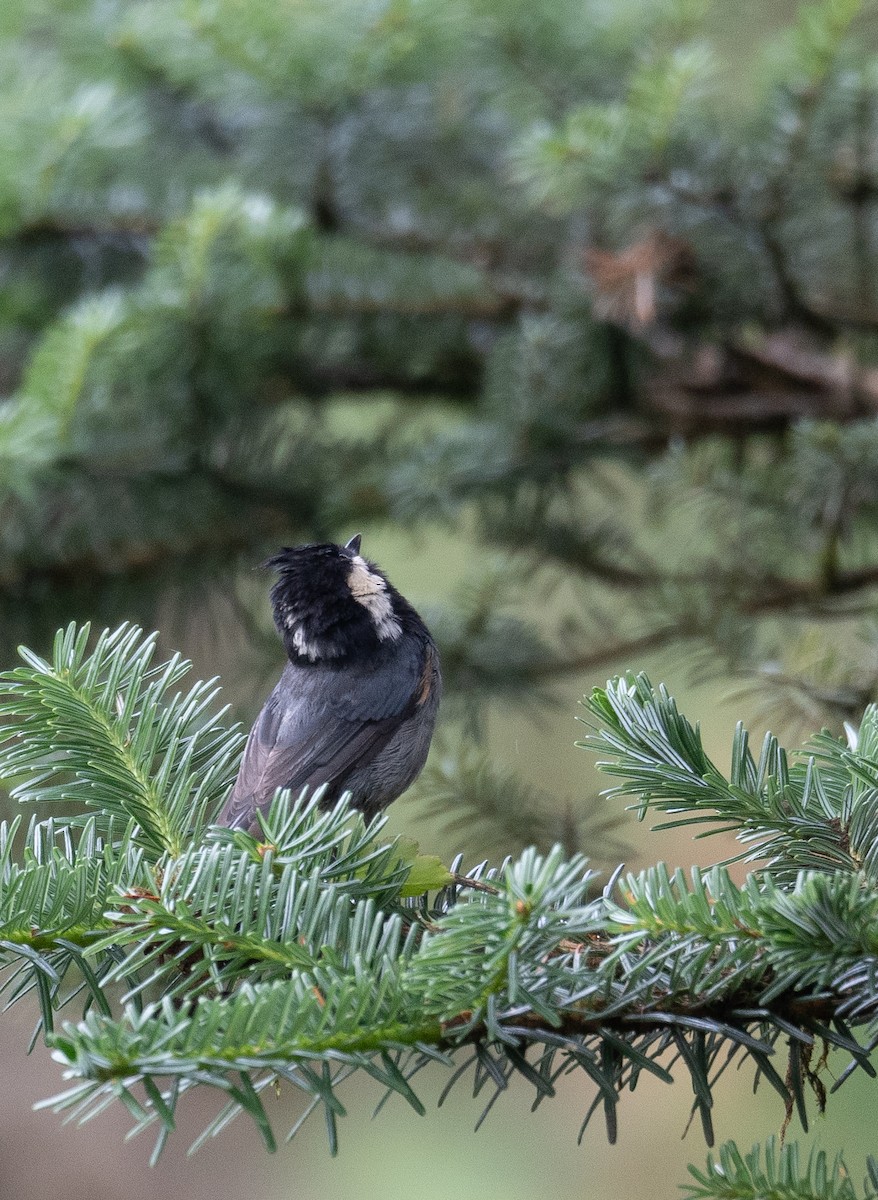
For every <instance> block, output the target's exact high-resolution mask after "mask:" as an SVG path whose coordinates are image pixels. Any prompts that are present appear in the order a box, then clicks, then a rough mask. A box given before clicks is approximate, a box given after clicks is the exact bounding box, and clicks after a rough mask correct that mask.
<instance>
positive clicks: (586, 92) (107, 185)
mask: <svg viewBox="0 0 878 1200" xmlns="http://www.w3.org/2000/svg"><path fill="white" fill-rule="evenodd" d="M870 12H871V4H870V0H820V2H819V3H810V4H806V5H804V7H802V9H801V11H800V12H799V13H798V15H797V16H796V17H795V19H794V20H792V21H791V22H790V24H789V25H788V27H787V28H786V29H782V30H781V31H780V32H779V33H778V35H777V37H776V38H775V39H774V40H773V41H772V42H771V44H770V46H768V47H766V48H765V50H764V51H763V52H761V53H754V55H751V59H753V61H751V62H749V63H747V62H742V63H739V64H738V66H737V67H736V70H737V71H738V73H739V78H737V79H736V80H735V86H734V87H730V85H729V82H728V78H727V76H728V74H729V67H728V63H727V62H725V60H724V58H723V53H724V51H723V42H722V38H721V36H720V35H719V34H718V33H717V29H718V18H719V17H721V15H722V14H717V13H716V12H714V11H713V10H712V8H711V6H710V5H709V4H707V3H702V2H700V0H694V2H693V0H651V3H650V4H649V5H644V4H642V3H641V2H640V0H620V2H619V3H616V4H613V5H605V4H602V3H599V2H597V0H595V2H593V3H592V2H591V0H589V2H588V3H585V4H579V3H577V4H573V3H557V2H556V0H552V2H551V3H549V2H546V3H540V2H537V3H533V2H528V3H526V4H525V3H523V2H521V0H442V3H441V4H438V5H437V4H435V3H426V2H424V3H422V2H421V0H402V2H400V0H389V2H387V3H379V4H367V5H364V4H359V3H346V2H345V3H340V2H339V0H331V3H330V2H329V0H307V2H306V3H303V4H299V5H297V6H296V8H295V12H294V13H291V11H290V10H289V9H288V8H286V7H285V6H282V5H281V6H278V5H275V4H270V3H262V2H257V3H252V4H247V5H244V4H241V3H239V0H142V2H141V3H138V4H137V5H130V4H127V3H124V2H123V0H118V2H117V0H110V2H109V3H102V4H100V5H97V4H95V3H94V2H93V0H68V2H66V3H65V4H64V5H61V6H59V5H57V4H54V3H50V2H49V0H9V2H8V3H7V4H5V5H4V13H3V16H2V25H0V34H2V49H0V53H2V55H3V64H4V71H3V77H4V79H6V81H7V83H6V84H5V85H4V87H3V88H2V90H0V118H2V119H0V129H2V134H0V138H2V141H0V151H2V153H0V238H2V244H0V255H2V264H3V273H2V285H0V297H2V304H0V367H2V369H0V386H2V388H3V392H4V393H5V396H6V399H5V400H3V401H2V402H0V462H2V470H0V514H2V520H0V618H2V621H0V625H2V630H3V637H4V641H5V643H6V644H7V645H8V646H9V648H10V650H11V647H12V646H13V645H14V644H15V643H16V642H17V641H19V640H28V641H30V642H31V644H42V645H44V646H46V645H48V640H49V635H50V631H51V630H52V629H54V628H55V626H56V625H57V624H59V623H62V622H61V618H63V621H66V620H67V619H69V616H70V613H71V611H73V612H75V613H76V614H77V615H79V616H81V617H83V618H85V617H94V618H98V619H99V620H100V621H101V623H102V624H112V625H114V624H116V623H117V622H118V620H120V619H122V618H123V617H124V618H126V619H127V618H131V617H132V616H133V617H135V618H137V619H139V620H141V622H142V623H144V624H149V625H150V626H151V625H153V624H155V623H157V622H156V620H155V613H156V611H157V610H156V606H157V604H158V602H159V600H160V598H164V599H165V601H166V600H167V597H168V596H169V595H171V596H175V595H179V592H178V591H177V590H175V588H176V586H177V585H178V584H181V583H184V582H185V583H189V584H191V582H192V581H193V580H196V581H197V583H198V587H199V595H202V594H209V593H210V592H211V591H212V590H214V589H217V590H221V591H222V592H223V593H224V594H229V593H231V592H234V591H236V589H237V591H240V590H241V589H240V581H241V577H242V572H243V570H244V568H245V567H246V568H250V567H251V566H252V565H253V563H254V562H256V561H258V560H259V555H260V554H261V553H262V550H263V549H268V548H270V547H274V546H276V545H277V544H278V542H279V541H280V540H281V539H283V540H287V541H289V540H295V539H300V540H301V539H305V538H311V537H326V536H340V534H341V533H342V532H346V533H347V534H348V535H349V533H350V532H351V530H352V529H355V528H359V527H360V526H361V525H362V524H363V523H364V522H365V521H377V522H380V521H385V522H391V523H393V524H394V525H397V526H398V525H405V526H409V525H412V524H417V523H419V522H423V521H425V520H429V521H432V522H435V521H436V520H437V519H438V520H442V521H446V522H448V523H450V524H451V525H452V527H454V528H461V527H462V526H463V524H465V526H466V528H467V529H468V531H469V532H470V534H472V535H473V536H475V537H476V539H478V540H479V541H480V542H481V543H482V544H483V545H484V546H485V548H486V550H488V551H497V552H499V553H500V555H501V556H502V558H503V559H505V560H506V561H508V560H509V559H510V557H511V556H515V557H516V560H517V563H518V566H517V569H516V573H517V576H518V577H519V578H520V577H521V576H522V574H526V573H528V572H529V573H530V574H531V576H532V578H533V580H535V581H542V582H543V583H544V584H545V586H546V587H547V588H548V587H552V586H557V585H558V584H559V583H562V582H563V583H564V584H565V585H567V586H568V588H569V587H572V588H573V589H574V590H575V594H576V596H577V601H576V602H573V603H570V604H569V605H568V609H569V611H567V612H565V613H563V614H561V615H560V616H558V618H557V620H556V627H555V628H554V629H546V628H542V629H541V630H540V631H539V632H537V630H536V629H531V628H530V627H529V622H530V618H529V616H528V614H527V611H526V605H525V604H524V602H523V601H522V600H521V599H520V598H519V599H518V600H516V598H515V594H514V592H512V593H510V592H509V591H508V590H507V591H505V592H504V593H503V595H504V596H505V597H506V598H507V600H509V598H510V596H511V605H512V610H513V611H511V612H507V613H506V614H501V613H500V612H499V611H498V593H497V591H496V590H493V591H492V588H491V586H490V583H491V578H490V575H491V571H492V570H493V568H492V567H491V566H490V563H488V562H486V569H487V570H488V576H489V577H488V581H487V586H483V585H484V583H485V581H484V580H483V579H481V578H480V572H479V570H478V568H474V576H475V578H474V579H473V582H472V586H471V587H470V589H469V591H468V593H467V595H466V596H465V597H463V598H462V600H461V602H460V604H457V603H454V602H452V603H450V604H449V605H448V606H447V609H446V611H443V612H442V613H440V614H437V615H436V620H437V622H438V623H440V624H441V625H442V626H443V630H442V632H443V634H444V638H445V640H446V641H447V642H448V645H449V647H450V648H452V649H453V651H454V653H453V654H452V655H448V656H447V661H448V662H449V664H450V666H451V667H453V671H450V672H449V674H450V683H451V686H452V688H453V689H456V690H457V691H458V692H459V693H461V694H465V695H466V703H467V705H468V708H469V714H468V715H471V713H472V710H475V709H478V708H479V706H480V705H482V704H483V703H484V702H485V701H486V700H490V699H492V698H502V699H504V700H506V701H508V699H509V698H510V696H517V697H519V698H522V699H524V698H525V697H530V696H532V695H533V694H534V688H535V686H536V685H538V684H541V683H542V684H545V683H546V681H547V680H549V679H551V678H552V677H553V676H555V675H557V674H560V673H564V672H568V671H571V670H573V669H576V668H577V667H581V666H591V665H593V664H595V663H600V662H603V661H604V660H612V659H613V657H614V655H616V654H617V652H618V653H621V654H628V653H630V654H632V655H636V652H637V650H638V648H644V649H645V648H651V647H656V646H661V645H668V644H674V643H677V644H680V645H681V648H685V649H686V651H687V652H688V653H689V654H690V655H692V656H694V658H695V661H696V662H698V663H699V664H700V665H702V666H703V664H704V663H706V662H710V663H711V664H712V667H713V669H719V670H722V671H727V670H729V669H732V670H734V671H736V672H739V673H740V674H741V677H742V679H743V680H744V681H746V680H753V679H755V680H756V681H757V683H758V687H759V692H760V696H761V697H762V698H763V702H764V703H765V704H766V705H768V706H770V705H771V703H773V698H774V699H776V700H777V703H778V706H779V708H780V709H781V710H782V711H783V712H785V714H786V720H787V721H790V720H792V719H794V717H795V714H796V712H798V713H799V714H800V716H801V719H802V720H803V721H805V722H807V721H812V720H817V721H818V723H819V721H820V720H830V721H833V722H834V723H835V725H836V726H837V725H838V723H839V721H840V720H841V719H845V718H847V717H849V716H851V715H856V714H857V713H858V712H859V711H861V710H862V708H863V706H864V704H865V703H866V702H868V700H869V699H871V698H872V696H873V694H874V692H875V686H876V685H875V680H876V678H878V669H876V665H875V662H876V659H875V637H874V629H873V627H872V625H871V624H870V623H869V622H868V621H866V620H864V619H863V614H864V612H867V611H868V607H869V605H870V603H871V597H872V592H873V589H874V586H875V583H876V578H878V573H876V562H878V548H876V544H875V538H874V528H875V515H876V501H878V488H876V483H875V478H874V467H873V463H874V461H875V457H876V453H875V452H876V434H875V422H874V416H873V414H874V411H875V407H876V396H878V384H876V377H875V365H874V364H875V359H876V353H875V347H876V338H875V330H876V328H878V325H876V312H878V308H876V299H875V296H874V294H873V291H874V288H873V280H872V276H873V274H874V271H873V261H874V256H875V217H874V208H875V179H874V174H875V166H874V141H875V127H876V117H875V111H874V110H875V78H876V75H875V61H876V60H875V50H876V49H878V47H875V45H874V38H873V34H874V24H873V23H872V22H871V20H870ZM739 94H746V96H747V100H746V102H745V101H743V100H741V99H735V96H737V95H739ZM483 557H484V556H483ZM488 558H490V554H489V555H488ZM61 587H63V588H64V589H65V591H64V598H63V601H59V599H58V596H59V589H60V588H61ZM190 590H191V589H190ZM244 591H246V589H244ZM563 594H565V595H569V594H570V593H569V591H565V592H564V593H563ZM474 597H475V599H474ZM203 602H204V603H205V604H206V603H207V602H208V601H207V600H204V601H203ZM177 603H179V601H177ZM186 603H187V604H188V605H191V603H192V600H191V595H188V596H187V600H186ZM238 607H239V609H240V611H239V612H238V613H237V618H238V619H239V620H240V623H241V632H242V635H243V633H244V632H245V631H246V629H248V628H249V627H250V625H252V624H253V621H252V618H251V617H250V612H249V608H250V605H249V600H247V601H244V602H242V603H241V604H240V605H239V606H238ZM584 612H588V613H589V614H590V615H589V616H588V617H585V616H584V615H583V613H584ZM501 617H502V619H501ZM815 622H820V623H821V627H822V629H823V634H822V636H821V640H820V645H821V647H822V653H821V654H820V655H816V654H815V652H814V640H813V636H812V633H811V631H812V630H813V628H814V623H815ZM488 663H490V664H492V668H493V669H490V670H488V669H486V664H488ZM791 713H792V714H793V716H792V717H791V715H790V714H791Z"/></svg>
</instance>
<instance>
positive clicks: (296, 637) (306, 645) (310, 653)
mask: <svg viewBox="0 0 878 1200" xmlns="http://www.w3.org/2000/svg"><path fill="white" fill-rule="evenodd" d="M286 625H287V628H288V629H292V628H293V626H294V625H295V621H294V620H293V619H292V617H287V620H286ZM293 645H294V646H295V647H296V649H297V650H298V651H299V653H300V654H304V655H305V657H306V658H309V659H310V660H311V662H316V661H317V659H318V658H319V657H320V651H319V650H318V649H317V647H316V646H315V645H313V644H312V643H311V642H309V641H308V639H307V638H306V637H305V634H304V633H303V632H302V629H301V627H299V628H298V629H297V630H296V632H295V633H294V634H293Z"/></svg>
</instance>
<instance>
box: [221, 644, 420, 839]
mask: <svg viewBox="0 0 878 1200" xmlns="http://www.w3.org/2000/svg"><path fill="white" fill-rule="evenodd" d="M432 671H433V654H432V649H431V648H427V653H426V654H425V656H424V658H423V659H422V660H421V662H420V663H418V661H417V660H416V659H415V660H414V661H412V662H411V664H410V665H401V664H399V663H396V664H394V665H393V666H389V667H384V668H379V669H378V670H372V671H367V672H363V673H362V675H359V674H357V673H352V672H351V671H350V670H345V671H326V672H324V671H315V670H314V669H313V668H310V669H309V668H294V667H287V669H286V670H285V671H284V674H283V675H282V676H281V679H280V682H279V683H278V685H277V687H276V688H275V690H274V691H273V692H272V694H271V696H270V697H269V698H268V700H267V702H266V704H265V707H264V708H263V709H262V712H261V713H260V714H259V716H258V717H257V719H256V723H255V725H254V726H253V728H252V730H251V731H250V736H249V738H248V739H247V745H246V747H245V748H244V757H243V759H242V761H241V768H240V770H239V772H238V778H237V780H236V781H235V786H234V788H233V789H232V793H231V795H230V796H229V799H228V801H227V802H226V805H225V807H224V809H223V811H222V813H221V814H220V817H219V823H220V824H221V825H228V826H231V827H232V828H236V829H246V828H248V827H249V826H250V825H251V824H252V823H253V821H254V820H255V817H256V812H257V810H258V809H264V808H266V807H267V806H268V804H269V803H270V802H271V800H272V798H273V797H274V794H275V792H276V791H277V789H278V788H279V787H288V788H290V789H291V790H293V791H297V790H298V789H300V788H303V787H305V786H308V787H312V788H314V787H318V786H319V785H320V784H323V783H332V784H333V785H335V788H337V787H338V785H343V784H344V781H345V779H346V777H347V776H348V775H349V774H350V773H351V772H352V771H353V770H354V768H356V767H357V766H358V765H359V764H361V763H362V762H368V761H370V760H371V759H373V758H374V757H375V756H376V755H377V754H378V753H379V752H380V750H381V749H382V748H383V747H384V746H385V745H386V744H387V742H389V741H390V739H391V738H392V737H393V735H394V733H396V731H397V730H398V729H399V727H400V725H402V724H403V722H404V721H406V720H407V719H408V718H409V717H410V716H411V715H412V713H413V712H414V711H415V709H416V708H417V707H418V706H419V705H420V704H423V703H424V701H425V699H426V695H425V688H426V689H427V690H428V689H429V682H428V683H427V684H426V685H424V686H422V684H423V683H424V680H425V679H427V677H428V676H429V677H432Z"/></svg>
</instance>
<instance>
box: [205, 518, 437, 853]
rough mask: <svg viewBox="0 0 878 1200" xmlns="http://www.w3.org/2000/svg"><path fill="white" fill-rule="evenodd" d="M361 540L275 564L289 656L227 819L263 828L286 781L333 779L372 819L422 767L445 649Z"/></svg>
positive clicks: (295, 552)
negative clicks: (262, 817)
mask: <svg viewBox="0 0 878 1200" xmlns="http://www.w3.org/2000/svg"><path fill="white" fill-rule="evenodd" d="M359 548H360V539H359V537H356V538H352V539H351V541H350V542H348V544H347V545H346V546H336V545H332V544H324V545H316V546H299V547H295V548H292V549H289V548H288V549H284V550H283V551H282V552H281V553H280V554H278V555H277V556H276V557H275V558H273V559H271V560H270V561H269V563H268V564H267V565H270V566H273V567H274V568H275V569H276V570H277V571H278V574H279V578H278V581H277V583H276V584H275V585H274V587H273V588H272V593H271V598H272V604H273V607H274V617H275V623H276V625H277V627H278V630H279V632H280V633H281V636H282V637H283V640H284V644H285V646H286V650H287V655H288V657H289V660H290V661H289V662H288V664H287V666H286V667H285V668H284V671H283V674H282V675H281V678H280V680H279V682H278V684H277V686H276V687H275V689H274V691H273V692H272V693H271V695H270V696H269V698H268V700H267V701H266V704H265V706H264V708H263V709H262V712H261V713H260V714H259V716H258V717H257V719H256V723H255V724H254V726H253V728H252V730H251V731H250V736H249V738H248V740H247V745H246V747H245V750H244V757H243V760H242V762H241V768H240V770H239V772H238V778H237V779H236V781H235V785H234V788H233V789H232V792H231V794H230V796H229V799H228V800H227V802H226V804H225V807H224V808H223V811H222V813H221V814H220V817H219V823H220V824H221V825H228V826H231V827H232V828H236V829H255V828H256V815H257V812H258V811H260V810H264V809H266V808H267V807H268V805H269V804H270V803H271V801H272V799H273V797H274V794H275V792H276V790H277V788H279V787H288V788H290V789H291V790H292V791H294V792H297V791H298V790H299V789H301V788H303V787H305V786H308V787H309V788H310V789H312V790H313V789H315V788H317V787H318V786H320V785H321V784H327V785H328V787H327V791H326V793H325V795H324V798H323V802H322V803H323V805H324V806H328V805H330V804H333V803H334V802H335V801H336V800H337V799H338V797H339V796H340V795H341V794H342V792H345V791H350V792H351V793H352V794H353V801H352V803H353V805H354V807H356V808H359V809H361V810H362V811H363V812H364V813H365V814H366V816H367V817H372V816H374V815H375V814H376V813H378V812H380V811H381V809H383V808H385V807H386V806H387V805H388V804H390V803H391V801H393V800H395V799H396V798H397V796H399V795H400V794H401V793H402V792H404V791H405V789H406V788H407V787H408V786H409V785H410V784H411V783H412V782H413V780H414V779H415V778H416V777H417V775H418V774H419V773H420V771H421V768H422V767H423V765H424V762H425V761H426V758H427V752H428V750H429V748H430V739H431V738H432V736H433V727H434V725H435V722H436V712H437V709H438V706H439V697H440V693H441V675H440V670H439V655H438V652H437V650H436V646H435V644H434V642H433V639H432V638H431V636H430V633H429V631H428V630H427V627H426V626H425V625H424V623H423V621H422V620H421V618H420V617H419V616H418V614H417V613H416V612H415V610H414V609H413V608H412V606H411V605H410V604H409V603H408V601H407V600H406V599H405V598H404V597H403V596H401V595H400V593H399V592H397V590H396V589H395V588H394V587H393V585H392V584H391V583H390V582H389V581H388V580H387V577H386V576H385V575H384V574H383V572H381V571H380V570H379V569H378V568H377V567H376V566H375V565H374V563H371V562H367V561H366V560H365V559H363V558H361V557H360V555H359Z"/></svg>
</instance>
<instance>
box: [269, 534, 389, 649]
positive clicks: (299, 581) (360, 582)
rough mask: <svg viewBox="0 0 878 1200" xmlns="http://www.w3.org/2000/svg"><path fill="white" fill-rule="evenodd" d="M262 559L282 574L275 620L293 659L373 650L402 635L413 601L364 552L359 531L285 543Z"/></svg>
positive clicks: (273, 592)
mask: <svg viewBox="0 0 878 1200" xmlns="http://www.w3.org/2000/svg"><path fill="white" fill-rule="evenodd" d="M264 565H265V566H266V567H271V568H273V569H274V570H275V571H276V572H277V575H278V578H277V582H276V583H275V584H274V586H273V587H272V589H271V603H272V606H273V608H274V621H275V624H276V625H277V628H278V631H279V632H280V635H281V637H282V638H283V640H284V645H285V647H286V650H287V654H288V655H289V657H290V659H292V660H293V661H294V662H295V661H301V660H304V661H306V662H311V663H318V662H331V661H334V660H341V659H347V658H351V657H356V656H358V655H362V654H369V653H371V652H373V651H374V650H375V649H377V648H378V647H380V646H381V645H382V644H383V643H387V642H394V641H396V640H397V639H398V638H399V637H401V635H402V632H403V627H402V623H401V618H403V617H404V615H405V612H406V610H408V607H409V606H408V605H407V604H406V602H405V601H404V600H403V598H402V597H401V596H400V594H399V593H398V592H397V591H396V589H395V588H394V587H393V585H392V584H391V583H390V582H389V581H388V579H387V577H386V576H385V575H384V573H383V572H382V571H380V570H379V569H378V567H376V566H375V564H374V563H372V562H369V561H368V560H367V559H365V558H363V557H361V555H360V534H357V535H356V537H352V538H351V540H350V541H349V542H348V543H347V544H346V545H344V546H337V545H335V544H334V543H332V542H327V543H320V544H315V545H309V546H285V547H284V548H283V549H282V550H281V551H280V552H279V553H278V554H275V555H274V556H273V557H272V558H270V559H268V561H267V562H266V563H265V564H264Z"/></svg>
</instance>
